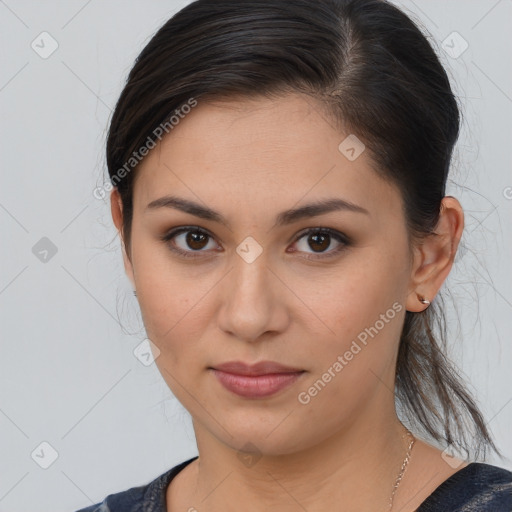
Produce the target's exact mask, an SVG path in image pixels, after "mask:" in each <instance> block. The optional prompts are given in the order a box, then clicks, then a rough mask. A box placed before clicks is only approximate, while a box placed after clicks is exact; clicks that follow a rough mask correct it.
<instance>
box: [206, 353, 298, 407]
mask: <svg viewBox="0 0 512 512" xmlns="http://www.w3.org/2000/svg"><path fill="white" fill-rule="evenodd" d="M211 369H212V370H213V373H214V374H215V376H216V377H217V379H218V380H219V382H220V383H221V384H222V385H223V386H224V387H225V388H226V389H228V390H229V391H231V392H233V393H235V394H237V395H239V396H242V397H245V398H265V397H267V396H270V395H273V394H274V393H277V392H278V391H280V390H282V389H284V388H286V387H288V386H290V385H291V384H292V383H293V382H295V381H296V380H297V379H298V378H299V377H300V376H301V375H302V373H304V370H300V369H298V368H292V367H289V366H284V365H281V364H278V363H274V362H272V361H261V362H259V363H256V364H254V365H247V364H245V363H243V362H241V361H230V362H228V363H223V364H219V365H216V366H215V367H212V368H211Z"/></svg>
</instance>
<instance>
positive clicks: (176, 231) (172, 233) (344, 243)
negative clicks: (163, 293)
mask: <svg viewBox="0 0 512 512" xmlns="http://www.w3.org/2000/svg"><path fill="white" fill-rule="evenodd" d="M192 231H195V232H198V233H202V234H204V235H206V236H207V237H209V238H210V239H212V240H215V241H216V242H217V240H216V237H215V236H214V235H213V234H211V233H210V232H209V231H208V230H207V229H205V228H201V227H199V226H179V227H176V228H173V229H171V230H169V231H168V232H166V233H165V234H164V235H162V236H161V237H159V238H160V240H162V241H163V242H165V243H166V244H167V245H170V244H171V243H172V239H173V238H175V237H176V236H179V235H181V234H183V233H187V232H192ZM314 233H324V234H327V235H329V236H331V237H332V238H334V239H335V240H336V241H337V242H338V243H339V244H340V246H339V247H338V248H336V249H333V250H331V251H326V252H323V253H322V252H319V253H316V254H317V256H315V255H314V254H315V253H306V254H313V256H312V257H311V256H303V258H304V259H307V260H321V259H327V258H330V257H335V256H337V255H338V254H339V253H340V252H341V251H343V250H345V249H346V248H347V247H348V246H350V245H352V239H351V238H350V237H348V236H347V235H345V234H344V233H342V232H340V231H338V230H336V229H332V228H327V227H322V226H315V227H309V228H304V229H303V230H301V231H299V232H298V233H296V234H295V235H294V237H293V238H292V240H291V241H292V243H293V244H295V243H296V242H298V241H299V240H300V239H302V238H304V237H305V236H306V235H309V234H314ZM171 250H172V251H173V252H175V253H178V254H180V255H182V256H183V257H184V258H200V257H203V255H202V254H201V253H207V251H202V250H199V251H186V250H183V249H180V248H179V247H176V246H173V247H171ZM292 252H300V251H292Z"/></svg>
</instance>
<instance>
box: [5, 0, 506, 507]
mask: <svg viewBox="0 0 512 512" xmlns="http://www.w3.org/2000/svg"><path fill="white" fill-rule="evenodd" d="M187 3H188V2H178V1H170V0H169V1H163V0H155V1H151V2H148V1H142V0H138V1H134V0H132V1H130V2H126V1H121V0H107V1H101V2H100V1H99V0H89V1H85V0H73V1H61V2H57V1H46V2H36V1H27V0H0V34H1V51H2V54H1V71H0V73H1V74H0V105H1V112H2V117H1V133H0V141H1V144H2V146H1V147H2V150H1V152H0V158H1V172H2V174H1V189H0V224H1V228H2V244H1V246H2V266H1V273H0V315H1V318H0V325H1V357H0V433H1V435H0V511H9V512H11V511H13V512H25V511H30V512H38V511H50V510H51V511H53V512H61V511H62V512H64V511H73V510H76V509H77V508H79V507H83V506H86V505H88V504H91V503H92V502H96V501H99V500H101V499H103V498H104V497H105V496H106V495H107V494H109V493H112V492H117V491H121V490H124V489H127V488H129V487H132V486H135V485H141V484H144V483H147V482H148V481H149V480H151V479H153V478H155V477H156V476H157V475H159V474H160V473H162V472H164V471H165V470H166V469H168V468H170V467H171V466H173V465H175V464H177V463H179V462H181V461H183V460H185V459H186V458H189V457H192V456H194V455H196V454H197V452H196V447H195V441H194V434H193V430H192V426H191V421H190V417H189V415H188V413H187V412H186V411H185V410H184V409H183V408H182V407H181V405H180V404H179V403H178V402H177V401H176V399H175V398H174V397H173V396H172V395H171V393H170V391H169V390H168V388H167V386H166V385H165V383H164V381H163V379H162V378H161V376H160V374H159V373H158V370H157V369H156V367H155V365H154V364H153V365H151V366H144V365H143V364H141V362H140V361H139V360H138V359H137V358H136V357H135V356H134V354H133V350H134V348H135V347H136V346H137V345H138V344H139V343H140V342H141V341H142V340H143V339H144V338H145V336H144V332H143V329H142V322H141V320H140V315H139V312H138V307H137V303H136V300H135V298H134V297H133V296H132V295H131V287H130V284H129V281H128V279H127V278H126V277H125V275H124V269H123V266H122V260H121V252H120V247H119V239H118V238H117V237H116V232H115V230H114V228H113V225H112V221H111V217H110V209H109V204H108V202H107V200H106V199H105V200H98V199H95V198H94V197H93V194H92V191H93V189H94V188H95V187H96V186H97V185H98V184H101V183H102V181H103V176H106V171H105V164H104V156H103V153H104V138H105V129H106V126H107V123H108V120H109V116H110V114H111V109H112V108H113V106H114V105H115V102H116V100H117V98H118V95H119V93H120V91H121V88H122V85H123V83H124V80H125V78H126V75H127V73H128V71H129V69H130V68H131V66H132V64H133V61H134V59H135V57H136V56H137V54H138V53H139V52H140V51H141V50H142V48H143V46H144V44H145V43H146V42H147V41H148V40H149V38H150V37H151V35H152V34H153V33H154V32H155V30H156V29H157V28H158V27H159V26H160V25H161V24H163V23H164V21H165V20H167V19H168V18H169V17H170V16H171V15H172V14H173V13H174V12H176V11H177V10H179V9H180V8H181V7H183V6H184V5H186V4H187ZM397 4H398V5H401V6H403V7H404V8H405V9H406V10H407V12H408V13H409V14H410V15H412V16H413V17H415V18H416V19H418V20H420V21H421V22H422V23H423V24H424V25H425V26H426V28H427V29H428V31H429V32H430V33H431V34H432V37H433V40H434V43H435V44H436V45H437V47H438V51H439V53H440V55H441V58H442V61H443V63H444V64H445V66H447V67H448V68H449V74H450V76H451V78H452V83H453V87H454V89H455V91H456V93H457V94H458V95H459V96H460V100H461V103H462V106H463V109H464V115H465V119H464V126H463V132H462V135H461V138H460V139H459V143H458V145H457V150H456V155H455V161H454V168H453V174H452V176H451V180H452V181H450V185H449V190H448V194H451V195H454V196H456V197H457V198H458V199H459V200H460V201H461V203H462V205H463V207H464V209H465V212H466V229H465V233H464V237H463V242H464V244H465V245H466V246H467V249H465V248H464V247H462V248H461V249H460V254H459V256H458V258H457V260H456V268H455V269H454V270H453V271H452V273H451V274H450V276H449V278H448V281H447V283H446V284H445V287H444V289H446V290H449V291H450V293H451V295H452V296H453V297H454V300H455V301H456V303H457V304H458V308H459V310H460V314H461V319H460V322H459V321H458V320H457V319H456V318H455V316H453V315H451V318H452V324H451V333H452V334H451V339H452V346H451V353H452V357H453V359H454V360H455V361H456V362H458V363H459V365H460V367H461V368H462V371H463V374H464V375H465V376H466V378H467V379H468V381H469V382H470V383H471V384H470V388H471V390H472V391H473V392H474V393H475V394H476V396H477V397H478V400H479V402H480V404H481V407H482V410H483V412H484V413H485V417H486V420H487V421H488V423H489V426H490V428H491V429H492V431H493V433H494V435H495V437H496V440H497V443H498V446H499V447H500V448H501V449H502V450H503V452H504V453H505V455H506V456H507V460H506V461H499V460H494V459H490V460H489V462H491V463H496V464H498V465H501V466H503V467H507V468H511V469H512V435H511V425H512V386H511V384H512V379H511V372H510V362H511V360H512V348H511V343H510V340H511V335H512V322H511V316H512V299H511V297H510V290H511V285H512V275H511V268H510V261H511V255H512V243H511V240H512V223H511V222H510V219H511V218H512V215H511V214H512V188H510V187H512V175H511V152H510V145H511V142H512V138H511V135H512V133H511V132H512V129H511V122H510V119H511V116H512V80H511V78H512V68H511V65H512V59H510V50H511V38H510V33H511V29H512V26H511V19H512V4H511V2H510V1H507V0H501V1H490V0H489V1H484V0H479V1H475V0H473V1H468V0H458V1H453V0H452V1H450V2H446V1H445V0H436V1H433V0H429V1H428V2H421V4H420V3H419V1H416V2H411V1H403V2H397ZM43 31H47V32H48V33H49V34H51V36H52V38H54V39H55V40H56V41H57V43H58V45H59V46H58V49H57V50H56V51H55V52H54V53H53V54H52V55H50V56H49V57H48V58H46V59H43V58H41V57H40V56H39V54H38V53H36V52H35V51H34V50H33V49H32V48H31V43H32V41H34V40H36V43H37V42H38V41H40V39H37V38H38V36H39V34H40V33H41V32H43ZM454 31H456V32H458V33H459V34H460V36H462V38H463V39H464V40H465V41H467V43H468V44H469V47H468V48H467V50H466V51H465V52H464V53H462V54H461V55H460V56H458V57H457V58H454V57H453V56H449V55H448V53H446V51H445V50H444V49H443V48H446V49H447V50H448V48H449V47H450V46H453V47H454V48H455V50H457V48H459V49H460V48H461V46H460V43H458V42H457V41H455V42H453V41H454V40H453V37H457V36H453V34H452V33H453V32H454ZM447 38H448V39H447ZM443 41H446V43H444V44H443ZM39 45H40V46H42V43H40V42H39ZM45 48H46V50H48V48H50V46H49V40H48V39H47V40H46V43H45ZM448 51H450V50H448ZM107 199H108V197H107ZM43 237H47V238H48V239H50V240H51V242H52V243H53V244H55V246H56V248H57V253H56V254H55V255H54V256H53V257H51V258H50V257H49V256H48V261H46V262H42V261H41V260H40V259H39V258H37V257H36V255H35V254H34V253H33V247H34V246H35V245H36V244H37V243H38V242H39V241H40V239H41V238H43ZM36 247H37V246H36ZM43 441H46V442H48V443H49V444H50V445H51V446H52V447H53V448H54V449H55V450H56V451H57V453H58V458H57V459H56V461H55V462H54V463H53V464H52V465H51V466H50V467H49V468H48V469H42V468H41V467H40V466H39V465H38V464H37V463H36V462H35V460H34V459H36V460H39V462H40V463H41V462H44V460H43V459H44V458H45V457H48V456H49V455H48V454H49V453H50V452H49V450H48V449H43V452H41V451H40V450H41V448H38V447H39V446H40V443H41V442H43ZM37 449H38V450H39V451H37ZM34 450H36V453H39V459H38V458H37V456H35V455H34V459H33V458H32V457H31V453H32V452H33V451H34ZM41 453H44V455H41Z"/></svg>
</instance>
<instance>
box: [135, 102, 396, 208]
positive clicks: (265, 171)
mask: <svg viewBox="0 0 512 512" xmlns="http://www.w3.org/2000/svg"><path fill="white" fill-rule="evenodd" d="M349 135H351V134H349V133H341V132H340V130H339V129H338V128H336V127H335V126H334V124H333V122H332V120H331V119H330V118H328V117H327V116H326V115H325V113H324V111H323V108H322V106H321V105H320V104H319V103H318V102H317V101H316V100H314V99H312V98H310V97H307V96H304V95H299V94H290V95H286V96H283V97H281V98H275V99H268V98H251V99H237V100H222V101H219V100H217V101H207V102H203V103H201V100H198V105H197V106H196V107H194V108H193V109H192V110H191V111H190V113H188V114H186V115H185V116H184V117H183V118H182V119H181V120H180V122H179V123H178V124H177V125H175V126H174V128H173V130H172V131H171V132H170V134H169V135H167V136H166V137H164V138H163V139H162V142H161V143H159V144H158V145H157V147H156V148H155V149H153V150H152V151H151V152H150V153H149V154H148V155H147V156H146V157H145V159H144V160H143V161H142V162H141V164H140V165H139V168H138V169H137V173H138V176H137V180H136V186H135V191H134V204H135V203H137V204H139V207H141V208H143V207H144V206H145V205H147V204H148V203H149V202H151V201H152V200H154V199H157V198H158V197H160V196H162V195H164V194H165V193H170V192H172V193H173V194H179V193H181V195H182V196H186V197H188V198H190V199H194V200H197V199H200V200H202V201H204V202H207V203H208V204H209V205H212V206H213V205H215V209H217V210H224V209H226V208H228V206H229V204H231V205H236V206H237V207H239V206H241V205H242V206H250V207H252V208H254V209H255V210H261V207H262V206H263V205H267V207H268V206H270V205H272V204H273V203H277V202H278V203H279V204H280V205H284V204H286V205H287V207H291V206H293V205H295V204H297V203H299V202H300V201H301V200H303V199H304V201H306V200H308V199H318V198H323V197H326V196H327V195H329V197H332V195H336V194H338V195H340V197H343V198H345V199H347V200H349V201H352V202H354V203H357V204H361V205H363V206H364V207H365V208H367V209H369V210H371V209H372V203H375V204H374V205H373V209H374V210H376V206H377V203H378V204H380V205H381V206H382V207H383V208H384V209H386V208H387V209H388V210H389V209H390V208H391V209H393V208H396V207H397V204H396V203H397V202H398V203H399V202H400V201H397V198H398V190H397V189H396V188H395V187H394V186H392V185H391V184H389V183H388V182H386V181H384V180H382V178H380V177H379V176H378V175H377V173H376V172H375V171H374V170H373V169H372V167H371V166H372V161H371V159H370V157H369V155H368V152H366V151H364V150H363V151H362V153H361V154H360V155H359V156H358V157H357V158H355V159H352V160H351V159H349V158H347V156H346V154H345V153H344V152H343V150H344V149H345V146H346V145H347V144H348V145H349V146H350V145H351V142H352V139H351V138H349V139H348V140H349V142H348V143H347V144H342V150H340V144H341V143H343V142H344V141H345V139H346V138H347V136H349ZM356 144H357V139H356ZM352 145H353V144H352ZM355 149H356V150H358V151H359V150H361V147H356V148H355ZM398 208H399V206H398ZM376 213H377V212H376ZM395 213H396V212H395ZM372 216H373V215H372Z"/></svg>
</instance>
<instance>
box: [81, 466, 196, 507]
mask: <svg viewBox="0 0 512 512" xmlns="http://www.w3.org/2000/svg"><path fill="white" fill-rule="evenodd" d="M196 458H197V457H193V458H192V459H189V460H186V461H185V462H182V463H180V464H178V465H177V466H174V467H173V468H171V469H169V470H168V471H166V472H165V473H162V474H161V475H159V476H158V477H156V478H155V479H154V480H152V481H151V482H149V483H148V484H145V485H140V486H138V487H131V488H130V489H127V490H125V491H121V492H117V493H115V494H109V495H108V496H107V497H106V498H105V499H104V500H103V501H102V502H100V503H95V504H94V505H90V506H88V507H86V508H81V509H80V510H77V511H76V512H166V502H165V495H166V490H167V487H168V485H169V483H170V482H171V480H172V479H173V478H174V477H175V476H176V475H177V474H178V473H179V472H180V471H181V470H182V469H183V468H184V467H185V466H186V465H187V464H189V463H190V462H192V461H193V460H195V459H196Z"/></svg>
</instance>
